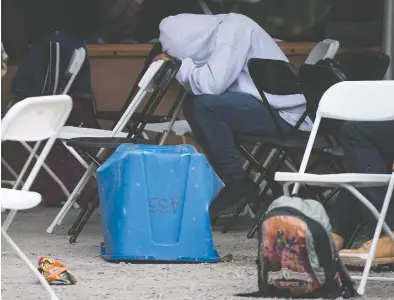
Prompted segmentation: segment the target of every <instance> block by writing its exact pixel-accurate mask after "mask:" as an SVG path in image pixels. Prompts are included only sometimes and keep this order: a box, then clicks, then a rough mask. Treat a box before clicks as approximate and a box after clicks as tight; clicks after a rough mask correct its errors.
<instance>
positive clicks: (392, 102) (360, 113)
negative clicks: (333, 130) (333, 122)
mask: <svg viewBox="0 0 394 300" xmlns="http://www.w3.org/2000/svg"><path fill="white" fill-rule="evenodd" d="M317 114H318V115H319V116H320V117H323V118H330V119H338V120H347V121H388V120H394V81H393V80H390V81H347V82H341V83H339V84H336V85H334V86H332V87H331V88H330V89H328V90H327V92H326V93H325V94H324V95H323V97H322V99H321V100H320V104H319V108H318V113H317Z"/></svg>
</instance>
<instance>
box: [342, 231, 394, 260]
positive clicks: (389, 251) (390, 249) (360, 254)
mask: <svg viewBox="0 0 394 300" xmlns="http://www.w3.org/2000/svg"><path fill="white" fill-rule="evenodd" d="M371 246H372V240H370V241H368V242H366V243H364V245H362V246H361V247H360V248H359V249H345V250H342V251H340V252H339V254H340V255H341V256H342V259H343V261H344V263H345V264H346V265H354V266H364V265H365V262H366V261H367V258H368V253H369V251H370V249H371ZM343 255H346V256H345V257H344V256H343ZM351 255H355V256H357V257H347V256H351ZM393 263H394V243H393V242H392V241H391V239H390V238H389V237H388V236H383V237H381V238H380V239H379V241H378V245H377V247H376V252H375V257H374V259H373V261H372V265H374V266H378V265H388V264H393Z"/></svg>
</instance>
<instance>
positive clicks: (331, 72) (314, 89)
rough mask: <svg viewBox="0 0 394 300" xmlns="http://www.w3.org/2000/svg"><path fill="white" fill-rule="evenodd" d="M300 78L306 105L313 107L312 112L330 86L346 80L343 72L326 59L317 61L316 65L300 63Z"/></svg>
mask: <svg viewBox="0 0 394 300" xmlns="http://www.w3.org/2000/svg"><path fill="white" fill-rule="evenodd" d="M323 62H325V63H323ZM300 78H301V83H302V90H303V92H304V95H305V97H306V99H307V101H308V105H309V107H310V108H311V107H314V112H313V113H316V110H317V106H318V105H319V101H320V99H321V98H322V96H323V94H324V93H325V92H326V91H327V90H328V89H329V88H330V87H331V86H333V85H334V84H336V83H338V82H341V81H345V80H347V78H346V76H345V74H343V73H342V72H341V71H340V70H338V69H336V68H335V67H334V66H332V65H331V64H330V63H329V62H327V61H319V62H318V63H317V64H316V65H308V64H304V65H302V66H301V67H300Z"/></svg>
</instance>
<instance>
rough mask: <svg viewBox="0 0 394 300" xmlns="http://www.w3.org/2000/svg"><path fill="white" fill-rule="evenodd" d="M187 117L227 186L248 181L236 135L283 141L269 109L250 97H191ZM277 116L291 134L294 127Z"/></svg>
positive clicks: (186, 104) (225, 94)
mask: <svg viewBox="0 0 394 300" xmlns="http://www.w3.org/2000/svg"><path fill="white" fill-rule="evenodd" d="M183 113H184V116H185V118H186V120H187V122H188V123H189V125H190V127H191V129H192V131H193V136H194V137H195V139H196V140H197V142H198V143H199V144H200V146H201V147H202V148H203V150H204V152H205V153H206V155H207V156H208V159H209V161H210V163H211V165H212V167H213V168H214V169H215V171H216V172H217V173H218V175H219V176H220V177H221V178H222V180H223V181H224V183H225V184H226V185H228V184H229V183H234V182H240V181H243V180H244V178H245V174H244V171H243V169H242V165H241V160H240V157H239V155H238V152H237V147H236V144H235V140H234V136H233V133H241V134H251V135H257V136H264V137H279V133H278V131H277V128H276V125H275V123H274V121H273V120H272V118H271V116H270V114H269V112H268V109H267V107H266V106H265V105H264V104H263V103H262V102H261V101H259V100H258V99H256V98H254V97H253V96H251V95H248V94H243V93H235V92H226V93H223V94H221V95H199V96H189V97H187V98H186V99H185V102H184V106H183ZM275 116H276V120H277V123H278V124H279V126H280V128H281V129H282V131H283V132H284V133H288V132H289V131H290V130H291V128H292V127H291V126H290V125H289V124H288V123H287V122H286V121H284V120H283V119H282V118H281V117H280V116H279V114H277V113H276V114H275Z"/></svg>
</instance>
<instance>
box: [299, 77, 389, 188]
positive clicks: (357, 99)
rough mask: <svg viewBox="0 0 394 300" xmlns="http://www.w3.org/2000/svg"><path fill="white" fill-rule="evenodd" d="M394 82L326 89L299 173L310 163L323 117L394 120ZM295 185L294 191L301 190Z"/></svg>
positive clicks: (351, 83)
mask: <svg viewBox="0 0 394 300" xmlns="http://www.w3.org/2000/svg"><path fill="white" fill-rule="evenodd" d="M393 95H394V81H392V80H390V81H388V80H387V81H344V82H340V83H337V84H335V85H334V86H332V87H331V88H329V89H328V90H327V92H326V93H325V94H324V95H323V97H322V99H321V100H320V103H319V108H318V110H317V114H316V119H315V122H314V124H313V128H312V131H311V135H310V137H309V140H308V144H307V147H306V149H305V153H304V157H303V158H302V162H301V166H300V170H299V173H304V172H305V170H306V167H307V165H308V161H309V157H310V154H311V151H312V147H313V143H314V141H315V138H316V136H317V132H318V130H319V126H320V123H321V119H322V118H330V119H338V120H347V121H391V120H394V98H393ZM299 187H300V185H299V184H296V185H295V186H294V189H293V194H296V193H297V192H298V189H299Z"/></svg>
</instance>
